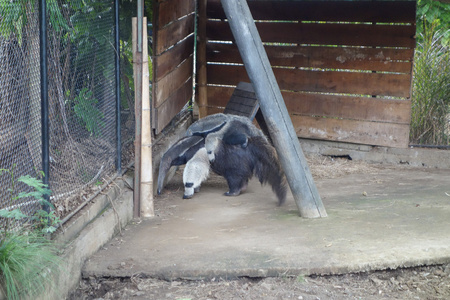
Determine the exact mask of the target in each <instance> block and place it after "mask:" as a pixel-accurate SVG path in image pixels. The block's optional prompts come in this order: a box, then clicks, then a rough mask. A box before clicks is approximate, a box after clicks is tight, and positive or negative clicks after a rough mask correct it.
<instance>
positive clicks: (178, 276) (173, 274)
mask: <svg viewBox="0 0 450 300" xmlns="http://www.w3.org/2000/svg"><path fill="white" fill-rule="evenodd" d="M448 263H450V256H438V257H434V258H433V257H432V258H419V259H414V260H408V261H403V262H398V261H392V262H389V261H385V262H382V263H379V262H372V263H367V264H363V265H362V264H354V265H344V264H342V265H340V264H335V265H332V266H328V267H313V266H311V267H305V268H291V267H271V268H251V267H249V268H242V269H228V270H226V269H217V270H214V269H208V270H177V269H176V268H172V267H168V268H163V269H159V270H154V271H152V272H142V273H139V274H136V273H133V274H130V273H128V272H127V271H125V270H109V271H108V272H107V273H104V274H101V273H98V272H97V273H96V274H95V276H96V277H105V278H108V277H116V278H129V277H131V276H136V275H139V276H141V277H144V278H158V279H162V280H167V281H173V280H192V281H194V280H206V281H210V280H212V279H219V278H220V279H224V280H233V279H239V278H265V277H298V276H310V275H340V274H349V273H365V272H371V271H382V270H394V269H397V268H409V267H418V266H426V265H441V264H448ZM83 276H84V277H86V278H87V277H89V276H94V274H89V273H88V272H84V273H83Z"/></svg>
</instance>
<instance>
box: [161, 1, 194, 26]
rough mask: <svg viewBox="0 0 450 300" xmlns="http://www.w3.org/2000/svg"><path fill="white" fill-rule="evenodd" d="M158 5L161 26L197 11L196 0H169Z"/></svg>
mask: <svg viewBox="0 0 450 300" xmlns="http://www.w3.org/2000/svg"><path fill="white" fill-rule="evenodd" d="M156 5H157V6H156V9H157V10H158V14H157V16H158V18H157V19H156V20H157V24H158V26H159V28H163V27H164V26H166V25H167V24H169V23H170V22H173V21H176V20H178V19H180V18H181V17H183V16H186V15H189V14H192V13H194V12H195V0H167V1H164V2H161V1H160V2H157V4H156Z"/></svg>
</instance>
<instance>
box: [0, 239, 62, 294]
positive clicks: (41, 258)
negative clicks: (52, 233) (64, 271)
mask: <svg viewBox="0 0 450 300" xmlns="http://www.w3.org/2000/svg"><path fill="white" fill-rule="evenodd" d="M56 250H57V249H56V247H55V246H54V244H53V243H52V242H51V241H50V240H47V239H46V238H45V237H44V236H42V235H40V234H36V233H35V232H27V234H19V233H11V234H8V235H7V236H5V237H3V238H2V240H1V241H0V274H1V275H0V279H1V280H0V283H1V285H0V288H1V289H3V292H4V294H5V295H6V297H7V299H23V298H24V296H28V297H30V296H33V295H36V294H37V293H39V292H42V291H44V290H45V288H46V287H47V286H49V285H52V284H53V281H52V277H53V276H54V275H55V274H57V272H59V271H60V266H61V265H62V261H61V259H60V258H59V257H58V255H57V251H56ZM50 275H53V276H50Z"/></svg>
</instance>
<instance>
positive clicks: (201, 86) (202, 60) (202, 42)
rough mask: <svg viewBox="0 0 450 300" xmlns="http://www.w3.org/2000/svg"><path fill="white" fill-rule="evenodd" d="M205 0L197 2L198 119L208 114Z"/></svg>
mask: <svg viewBox="0 0 450 300" xmlns="http://www.w3.org/2000/svg"><path fill="white" fill-rule="evenodd" d="M207 2H208V1H207V0H199V2H198V32H197V33H198V44H197V68H198V69H197V79H198V81H197V89H198V94H197V95H198V96H197V104H198V110H199V111H198V113H199V118H203V117H206V116H207V114H208V108H207V106H208V93H207V89H208V87H207V84H208V80H207V77H206V5H207Z"/></svg>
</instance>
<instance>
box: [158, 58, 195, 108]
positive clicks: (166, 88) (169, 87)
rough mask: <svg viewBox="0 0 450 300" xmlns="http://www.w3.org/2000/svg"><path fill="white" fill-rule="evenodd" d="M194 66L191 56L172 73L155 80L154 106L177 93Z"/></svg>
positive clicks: (190, 74) (189, 76)
mask: <svg viewBox="0 0 450 300" xmlns="http://www.w3.org/2000/svg"><path fill="white" fill-rule="evenodd" d="M192 68H193V57H192V56H190V57H189V58H188V59H186V60H185V61H184V62H183V63H182V64H180V65H179V66H178V67H177V68H176V69H175V70H173V71H172V72H171V73H169V74H167V75H166V76H164V77H163V78H162V79H161V80H159V81H158V82H155V83H154V86H153V88H154V89H155V92H154V98H153V106H154V107H159V106H160V105H161V103H163V102H165V101H167V99H168V98H169V97H170V96H171V95H172V94H173V93H175V91H177V90H178V88H179V87H181V86H182V85H184V84H185V82H186V81H187V80H188V79H189V78H191V76H192Z"/></svg>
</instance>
